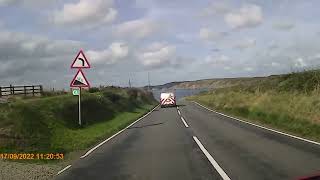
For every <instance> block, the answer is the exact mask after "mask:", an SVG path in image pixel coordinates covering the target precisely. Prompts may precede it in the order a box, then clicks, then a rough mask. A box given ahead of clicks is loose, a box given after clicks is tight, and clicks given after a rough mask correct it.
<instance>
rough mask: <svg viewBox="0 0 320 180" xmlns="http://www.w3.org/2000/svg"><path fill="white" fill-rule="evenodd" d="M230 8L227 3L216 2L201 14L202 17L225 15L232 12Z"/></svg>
mask: <svg viewBox="0 0 320 180" xmlns="http://www.w3.org/2000/svg"><path fill="white" fill-rule="evenodd" d="M230 9H231V8H230V6H229V4H227V3H226V2H214V3H210V4H209V5H208V6H207V7H206V8H204V9H203V10H202V12H201V15H202V16H212V15H216V14H225V13H227V12H229V11H230Z"/></svg>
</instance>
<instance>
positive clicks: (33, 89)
mask: <svg viewBox="0 0 320 180" xmlns="http://www.w3.org/2000/svg"><path fill="white" fill-rule="evenodd" d="M32 95H33V96H34V86H32Z"/></svg>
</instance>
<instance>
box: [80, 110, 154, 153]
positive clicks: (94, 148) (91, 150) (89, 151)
mask: <svg viewBox="0 0 320 180" xmlns="http://www.w3.org/2000/svg"><path fill="white" fill-rule="evenodd" d="M157 107H159V105H157V106H156V107H155V108H153V109H152V110H151V111H150V112H148V113H147V114H145V115H144V116H142V117H141V118H139V119H138V120H136V121H134V122H133V123H131V124H130V125H129V126H127V127H125V128H124V129H122V130H120V131H119V132H117V133H116V134H114V135H112V136H111V137H109V138H108V139H106V140H104V141H102V142H101V143H99V144H98V145H96V146H95V147H93V148H92V149H90V150H88V151H87V152H86V153H85V154H84V155H82V156H81V157H80V158H81V159H82V158H85V157H87V156H88V155H89V154H90V153H92V152H93V151H94V150H96V149H97V148H98V147H100V146H102V145H103V144H104V143H106V142H108V141H109V140H110V139H112V138H114V137H116V136H117V135H119V134H120V133H122V132H123V131H124V130H126V129H128V128H129V127H131V126H132V125H134V124H135V123H137V122H138V121H140V120H141V119H143V118H145V117H146V116H148V115H149V114H150V113H152V112H153V111H154V110H155V109H156V108H157Z"/></svg>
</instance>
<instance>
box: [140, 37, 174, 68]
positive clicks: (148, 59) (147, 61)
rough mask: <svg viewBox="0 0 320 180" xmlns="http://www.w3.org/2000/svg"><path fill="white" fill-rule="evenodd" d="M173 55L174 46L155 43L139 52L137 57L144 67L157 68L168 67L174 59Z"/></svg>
mask: <svg viewBox="0 0 320 180" xmlns="http://www.w3.org/2000/svg"><path fill="white" fill-rule="evenodd" d="M175 53H176V47H175V46H173V45H170V44H167V43H163V42H155V43H152V44H150V45H149V46H148V47H147V48H146V49H145V50H142V51H141V52H139V53H138V55H137V57H138V59H139V61H140V62H141V63H142V64H143V65H144V66H146V67H149V68H159V67H161V66H165V65H167V66H170V65H171V64H172V61H173V60H174V59H175V58H176V57H175V56H176V55H175Z"/></svg>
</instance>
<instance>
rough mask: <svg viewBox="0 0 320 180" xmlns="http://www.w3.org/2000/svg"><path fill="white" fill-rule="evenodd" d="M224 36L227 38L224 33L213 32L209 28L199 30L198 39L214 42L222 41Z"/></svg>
mask: <svg viewBox="0 0 320 180" xmlns="http://www.w3.org/2000/svg"><path fill="white" fill-rule="evenodd" d="M225 36H227V33H226V32H215V31H212V30H210V29H209V28H201V29H200V32H199V37H200V38H201V39H202V40H205V41H215V40H219V39H222V38H223V37H225Z"/></svg>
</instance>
